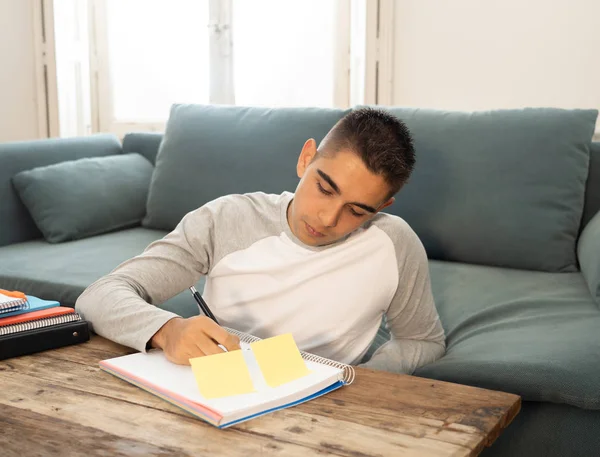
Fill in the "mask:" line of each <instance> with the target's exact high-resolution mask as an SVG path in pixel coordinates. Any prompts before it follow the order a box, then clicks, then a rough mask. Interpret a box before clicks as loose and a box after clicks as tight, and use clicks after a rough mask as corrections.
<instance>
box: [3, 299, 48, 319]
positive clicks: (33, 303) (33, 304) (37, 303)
mask: <svg viewBox="0 0 600 457" xmlns="http://www.w3.org/2000/svg"><path fill="white" fill-rule="evenodd" d="M27 303H28V306H27V307H26V308H24V309H18V310H16V311H10V312H8V313H2V314H0V319H1V318H3V317H8V316H17V315H19V314H25V313H30V312H31V311H39V310H40V309H46V308H54V307H55V306H60V303H58V302H57V301H53V300H42V299H41V298H37V297H34V296H32V295H27Z"/></svg>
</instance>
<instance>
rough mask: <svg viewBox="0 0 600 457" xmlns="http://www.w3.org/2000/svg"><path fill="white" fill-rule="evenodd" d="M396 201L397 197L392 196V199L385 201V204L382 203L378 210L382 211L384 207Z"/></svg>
mask: <svg viewBox="0 0 600 457" xmlns="http://www.w3.org/2000/svg"><path fill="white" fill-rule="evenodd" d="M395 201H396V199H395V198H394V197H390V199H389V200H388V201H387V202H385V203H384V204H383V205H381V206H380V207H379V208H377V211H381V210H382V209H383V208H387V207H388V206H390V205H391V204H392V203H394V202H395Z"/></svg>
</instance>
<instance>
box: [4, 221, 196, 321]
mask: <svg viewBox="0 0 600 457" xmlns="http://www.w3.org/2000/svg"><path fill="white" fill-rule="evenodd" d="M166 233H167V232H163V231H160V230H150V229H146V228H142V227H135V228H131V229H128V230H121V231H117V232H112V233H107V234H103V235H98V236H94V237H90V238H84V239H81V240H76V241H69V242H65V243H57V244H50V243H47V242H46V241H44V240H42V239H38V240H34V241H27V242H23V243H17V244H12V245H9V246H2V247H0V259H1V260H0V288H3V289H11V290H22V291H25V292H27V293H28V294H31V295H35V296H38V297H40V298H44V299H48V300H57V301H59V302H60V303H61V305H63V306H71V307H72V306H74V305H75V301H76V300H77V297H79V295H80V294H81V293H82V292H83V291H84V289H85V288H86V287H87V286H88V285H90V284H91V283H93V282H94V281H96V280H97V279H99V278H100V277H101V276H104V275H105V274H108V273H110V272H111V271H112V270H113V269H114V268H115V267H116V266H117V265H119V264H120V263H121V262H123V261H125V260H127V259H129V258H131V257H134V256H136V255H138V254H140V253H142V251H143V250H144V249H145V248H146V246H148V245H149V244H150V243H151V242H152V241H155V240H157V239H159V238H162V237H163V236H164V235H166ZM196 287H197V288H198V289H199V290H202V289H203V288H204V279H202V280H201V281H200V283H199V284H198V285H197V286H196ZM160 307H161V308H165V309H168V310H169V311H173V312H175V313H177V314H179V315H182V316H184V317H189V316H192V315H196V314H198V307H197V305H196V303H195V301H194V300H193V298H192V296H191V294H190V293H189V292H187V291H184V292H182V293H181V294H179V295H178V296H176V297H173V298H172V299H170V300H168V301H167V302H165V303H163V304H161V305H160Z"/></svg>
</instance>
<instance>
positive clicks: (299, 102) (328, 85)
mask: <svg viewBox="0 0 600 457" xmlns="http://www.w3.org/2000/svg"><path fill="white" fill-rule="evenodd" d="M335 5H336V2H335V0H294V1H291V0H288V1H281V0H279V1H277V0H252V1H248V0H233V28H232V32H233V59H234V60H233V71H234V82H235V102H236V104H237V105H267V106H325V107H327V106H333V103H334V100H333V96H334V91H333V88H334V49H335V47H334V39H335Z"/></svg>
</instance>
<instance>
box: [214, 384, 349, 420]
mask: <svg viewBox="0 0 600 457" xmlns="http://www.w3.org/2000/svg"><path fill="white" fill-rule="evenodd" d="M345 385H346V384H345V383H344V381H336V382H335V383H333V384H330V385H329V386H327V387H325V388H323V389H321V390H319V391H318V392H315V393H314V394H311V395H307V396H306V397H303V398H301V399H299V400H295V401H292V402H290V403H286V404H284V405H281V406H276V407H274V408H271V409H266V410H264V411H261V412H259V413H256V414H251V415H249V416H246V417H242V418H241V419H235V420H233V421H230V422H226V423H224V424H221V425H219V426H218V427H219V428H220V429H223V428H227V427H231V426H232V425H237V424H240V423H242V422H246V421H249V420H251V419H254V418H256V417H260V416H264V415H266V414H269V413H272V412H275V411H279V410H282V409H287V408H291V407H293V406H296V405H300V404H302V403H306V402H308V401H310V400H313V399H315V398H319V397H322V396H323V395H325V394H328V393H329V392H332V391H334V390H337V389H339V388H340V387H343V386H345Z"/></svg>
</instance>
